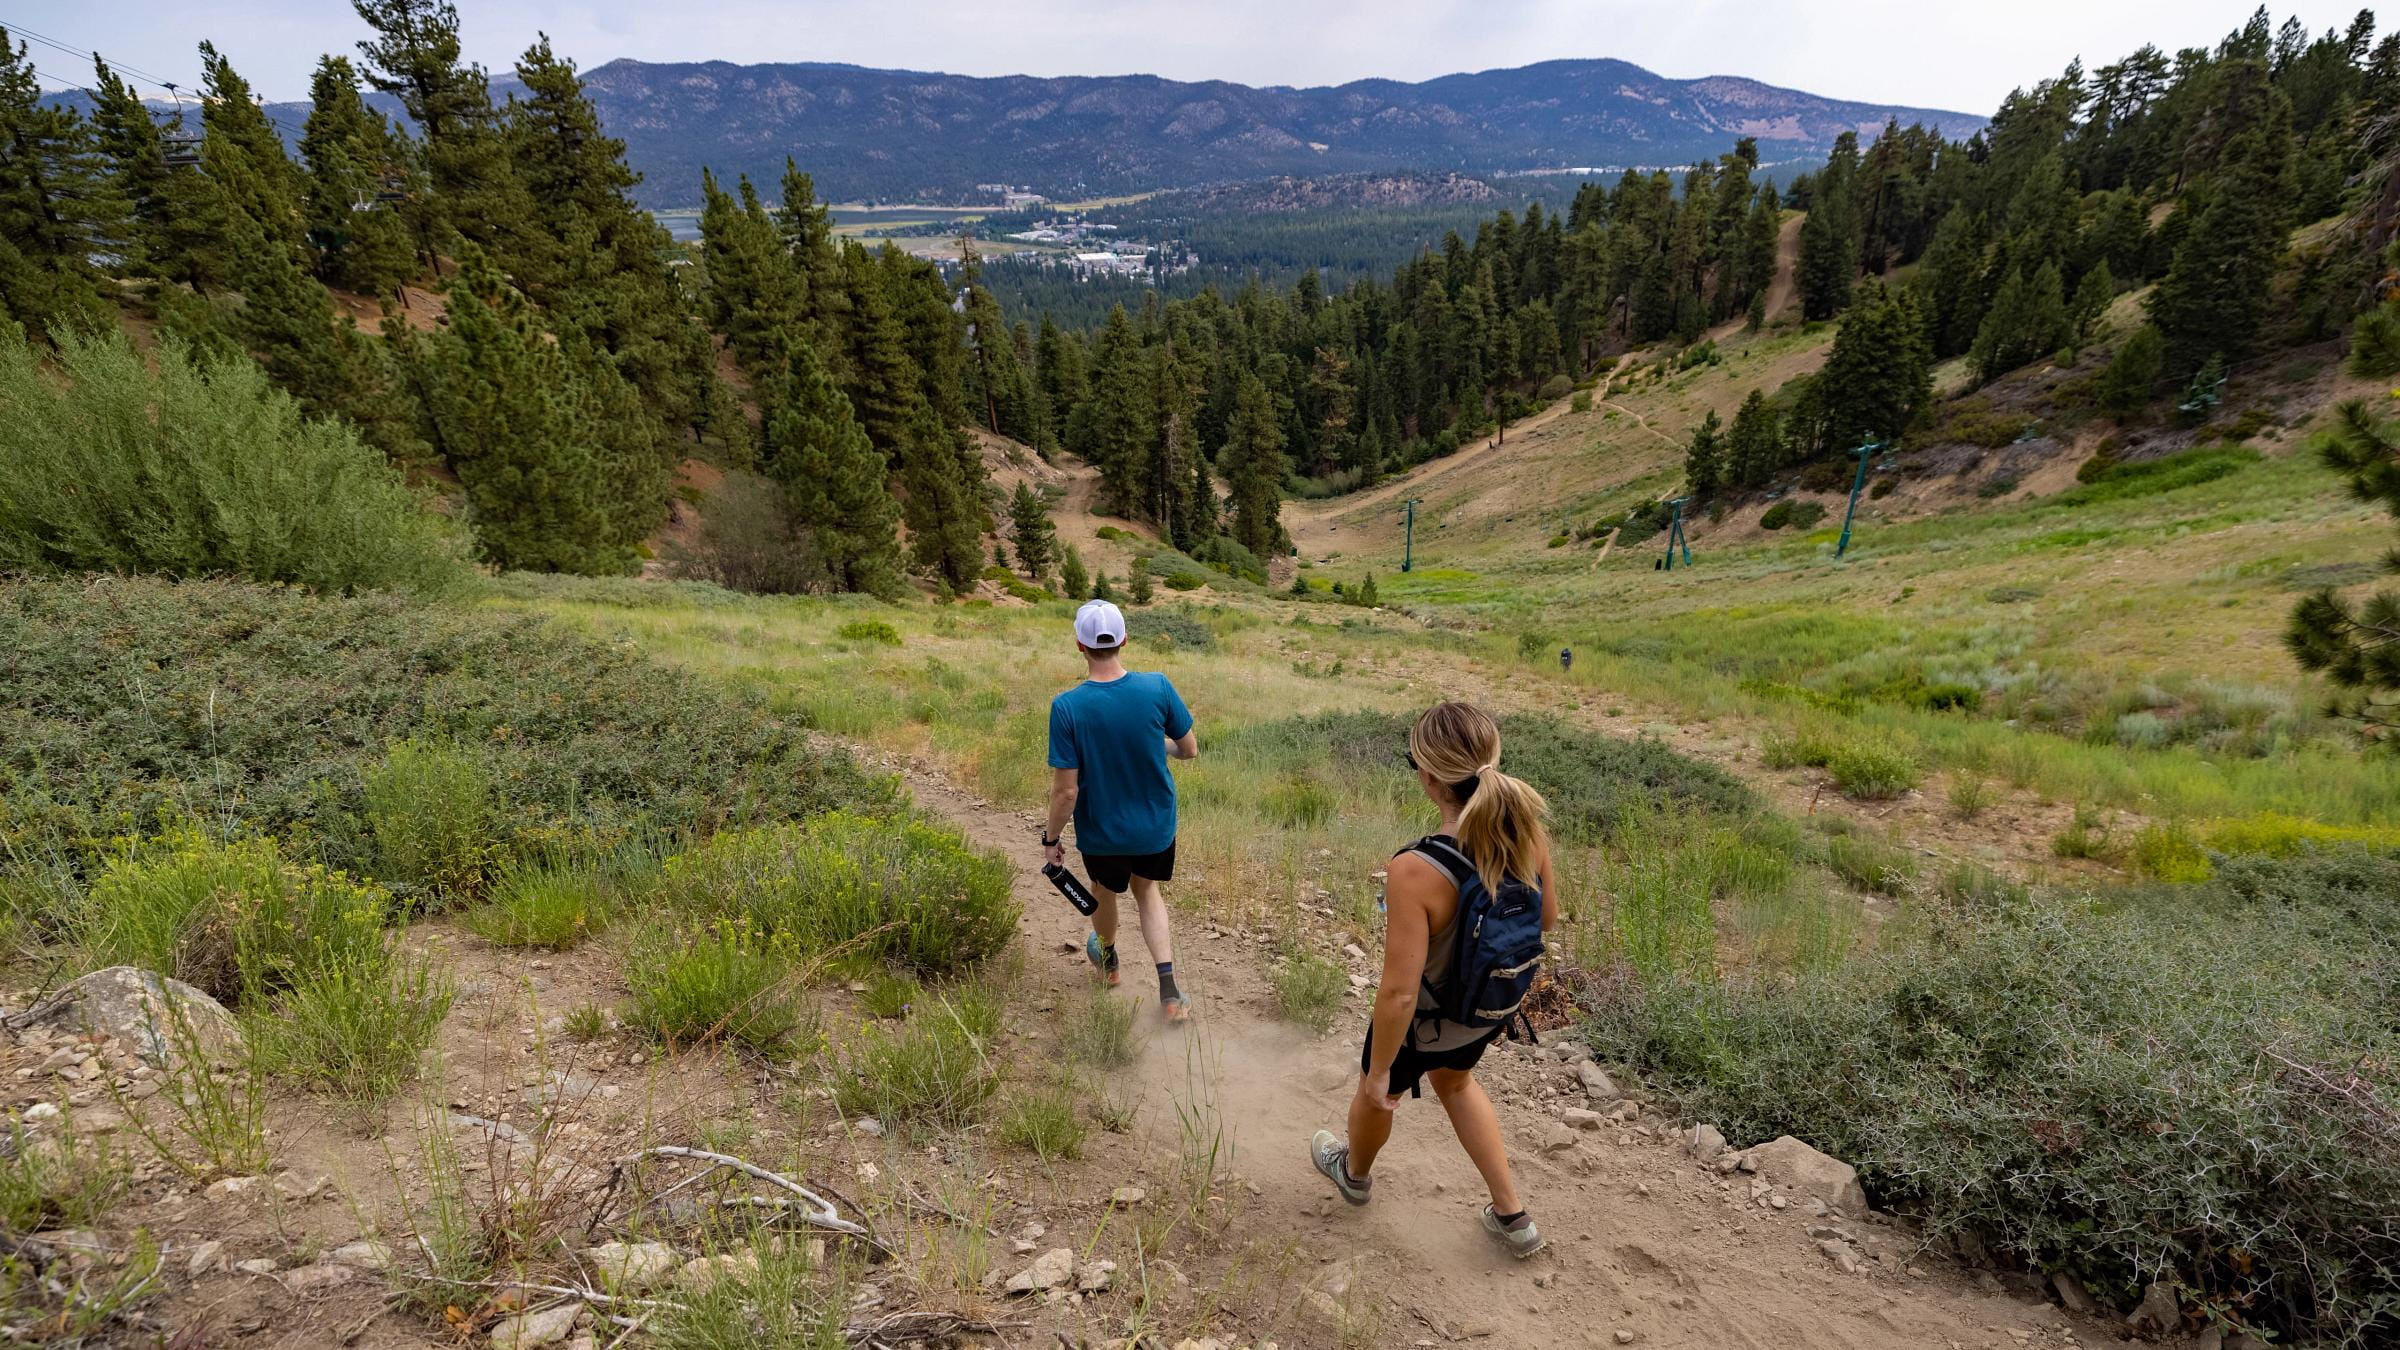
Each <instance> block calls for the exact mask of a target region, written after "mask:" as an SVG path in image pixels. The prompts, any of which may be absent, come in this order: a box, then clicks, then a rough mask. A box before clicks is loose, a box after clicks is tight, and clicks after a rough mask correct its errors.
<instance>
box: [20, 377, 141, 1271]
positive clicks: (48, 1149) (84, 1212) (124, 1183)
mask: <svg viewBox="0 0 2400 1350" xmlns="http://www.w3.org/2000/svg"><path fill="white" fill-rule="evenodd" d="M0 336H4V335H0ZM54 1128H55V1127H54ZM0 1141H5V1145H6V1146H5V1147H0V1223H5V1224H7V1225H8V1226H9V1228H10V1229H11V1230H13V1231H15V1232H19V1233H38V1232H41V1231H42V1230H44V1229H50V1228H69V1227H79V1226H82V1225H84V1224H89V1223H96V1222H98V1221H99V1220H101V1219H102V1218H105V1217H107V1215H108V1214H109V1213H110V1211H112V1210H114V1209H115V1208H116V1207H117V1205H118V1204H119V1203H121V1201H122V1199H123V1197H124V1195H125V1192H126V1189H127V1188H128V1186H129V1185H130V1184H131V1183H132V1181H133V1176H132V1173H131V1172H130V1171H129V1170H128V1169H127V1168H125V1167H124V1166H123V1165H122V1163H121V1162H119V1160H118V1159H117V1158H116V1156H115V1155H114V1153H113V1152H112V1151H111V1149H110V1148H109V1144H108V1136H107V1135H105V1134H91V1135H77V1134H75V1133H72V1132H70V1131H66V1130H60V1131H58V1132H57V1133H55V1134H49V1135H47V1136H46V1137H44V1136H36V1135H34V1134H32V1133H30V1132H29V1131H28V1130H27V1129H26V1128H25V1127H24V1126H22V1125H19V1124H17V1123H15V1122H14V1121H11V1122H10V1123H9V1124H8V1126H7V1127H6V1128H5V1131H4V1132H0Z"/></svg>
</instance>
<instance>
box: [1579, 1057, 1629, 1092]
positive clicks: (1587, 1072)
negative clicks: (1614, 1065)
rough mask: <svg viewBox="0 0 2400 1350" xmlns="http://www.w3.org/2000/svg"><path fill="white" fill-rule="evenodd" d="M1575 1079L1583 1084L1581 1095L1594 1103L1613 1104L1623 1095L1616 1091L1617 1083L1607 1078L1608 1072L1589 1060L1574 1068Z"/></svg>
mask: <svg viewBox="0 0 2400 1350" xmlns="http://www.w3.org/2000/svg"><path fill="white" fill-rule="evenodd" d="M1575 1077H1576V1080H1577V1081H1579V1082H1581V1083H1582V1084H1583V1095H1584V1096H1586V1097H1589V1098H1591V1099H1592V1100H1593V1101H1595V1102H1613V1101H1615V1100H1617V1099H1618V1098H1620V1097H1622V1096H1624V1095H1625V1094H1624V1093H1623V1092H1620V1091H1618V1090H1617V1081H1616V1080H1615V1079H1613V1078H1611V1077H1609V1076H1608V1070H1606V1069H1603V1068H1601V1067H1600V1066H1599V1065H1597V1064H1594V1063H1593V1062H1592V1061H1591V1060H1589V1059H1585V1060H1584V1061H1583V1062H1581V1063H1579V1064H1577V1065H1576V1066H1575Z"/></svg>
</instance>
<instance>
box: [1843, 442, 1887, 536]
mask: <svg viewBox="0 0 2400 1350" xmlns="http://www.w3.org/2000/svg"><path fill="white" fill-rule="evenodd" d="M1882 449H1883V442H1881V441H1879V440H1876V439H1874V438H1872V437H1869V438H1868V440H1867V442H1866V444H1864V445H1861V446H1859V447H1858V448H1857V449H1855V450H1853V451H1851V452H1850V453H1851V454H1854V455H1856V456H1858V476H1857V477H1855V478H1852V479H1851V480H1850V506H1849V509H1847V510H1845V511H1843V512H1842V537H1841V541H1840V542H1839V543H1836V544H1835V545H1834V546H1833V556H1835V557H1836V558H1839V557H1841V556H1842V555H1843V554H1845V553H1847V552H1849V551H1850V522H1851V521H1852V520H1853V519H1854V518H1856V517H1857V515H1858V494H1859V492H1860V491H1861V490H1862V489H1864V488H1865V487H1866V485H1867V464H1868V462H1869V461H1870V460H1872V459H1874V458H1875V455H1876V453H1877V452H1878V451H1880V450H1882Z"/></svg>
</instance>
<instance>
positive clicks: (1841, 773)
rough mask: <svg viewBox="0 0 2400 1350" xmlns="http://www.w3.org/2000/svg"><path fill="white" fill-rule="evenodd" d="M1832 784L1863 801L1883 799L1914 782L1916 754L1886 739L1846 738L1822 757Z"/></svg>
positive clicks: (1917, 776)
mask: <svg viewBox="0 0 2400 1350" xmlns="http://www.w3.org/2000/svg"><path fill="white" fill-rule="evenodd" d="M1825 770H1826V772H1828V773H1830V774H1832V775H1833V782H1834V786H1836V787H1838V788H1840V789H1841V790H1842V791H1843V792H1845V793H1847V794H1849V795H1850V796H1853V797H1857V798H1859V799H1860V800H1862V801H1885V800H1889V799H1890V798H1893V797H1897V796H1899V795H1900V794H1901V793H1903V792H1906V791H1908V790H1909V789H1910V788H1913V787H1915V786H1916V785H1917V780H1918V779H1919V778H1920V777H1921V775H1920V773H1919V772H1918V769H1917V760H1916V756H1914V755H1912V754H1910V753H1909V752H1908V751H1907V750H1905V749H1903V748H1901V747H1900V746H1897V745H1894V744H1892V743H1890V742H1888V741H1878V740H1854V741H1845V742H1843V743H1842V744H1841V745H1838V746H1836V747H1834V751H1833V753H1832V754H1831V755H1829V756H1827V757H1826V760H1825Z"/></svg>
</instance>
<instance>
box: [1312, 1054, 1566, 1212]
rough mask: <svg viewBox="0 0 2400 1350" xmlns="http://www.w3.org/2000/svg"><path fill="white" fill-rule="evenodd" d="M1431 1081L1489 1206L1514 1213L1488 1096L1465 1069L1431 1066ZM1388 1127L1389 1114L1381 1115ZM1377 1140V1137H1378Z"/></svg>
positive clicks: (1353, 1125) (1511, 1182) (1513, 1193)
mask: <svg viewBox="0 0 2400 1350" xmlns="http://www.w3.org/2000/svg"><path fill="white" fill-rule="evenodd" d="M1425 1081H1427V1082H1429V1083H1431V1084H1432V1085H1433V1091H1434V1095H1435V1096H1437V1097H1440V1098H1441V1099H1442V1109H1443V1110H1444V1111H1446V1112H1448V1113H1449V1114H1450V1128H1451V1129H1453V1130H1455V1131H1457V1132H1458V1142H1459V1146H1460V1147H1462V1148H1464V1149H1466V1151H1467V1156H1468V1157H1469V1158H1472V1159H1474V1161H1475V1170H1476V1171H1478V1172H1481V1173H1483V1184H1484V1185H1485V1186H1487V1187H1489V1188H1490V1189H1491V1192H1492V1208H1493V1209H1495V1210H1497V1211H1499V1212H1500V1213H1502V1214H1515V1213H1517V1212H1518V1211H1520V1210H1522V1209H1523V1208H1524V1207H1525V1206H1524V1205H1523V1204H1521V1203H1519V1201H1518V1199H1517V1182H1516V1178H1514V1177H1512V1176H1510V1175H1509V1171H1508V1146H1507V1145H1506V1144H1505V1143H1503V1142H1502V1141H1501V1138H1500V1115H1499V1113H1498V1112H1496V1111H1494V1110H1493V1109H1492V1099H1491V1098H1490V1097H1487V1096H1485V1095H1484V1092H1483V1084H1481V1083H1478V1082H1476V1081H1475V1074H1474V1072H1473V1071H1472V1070H1467V1069H1435V1070H1434V1071H1433V1072H1431V1073H1428V1074H1426V1075H1425ZM1384 1119H1385V1122H1386V1124H1385V1129H1386V1130H1387V1132H1388V1130H1389V1129H1390V1124H1389V1122H1390V1119H1391V1118H1390V1117H1389V1116H1386V1117H1385V1118H1384ZM1350 1129H1351V1136H1350V1138H1351V1144H1350V1148H1351V1152H1352V1153H1353V1154H1355V1153H1356V1152H1357V1151H1358V1142H1357V1140H1358V1134H1357V1130H1358V1113H1357V1111H1356V1109H1355V1108H1354V1109H1353V1110H1352V1111H1351V1122H1350ZM1378 1142H1379V1143H1380V1142H1381V1141H1378Z"/></svg>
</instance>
